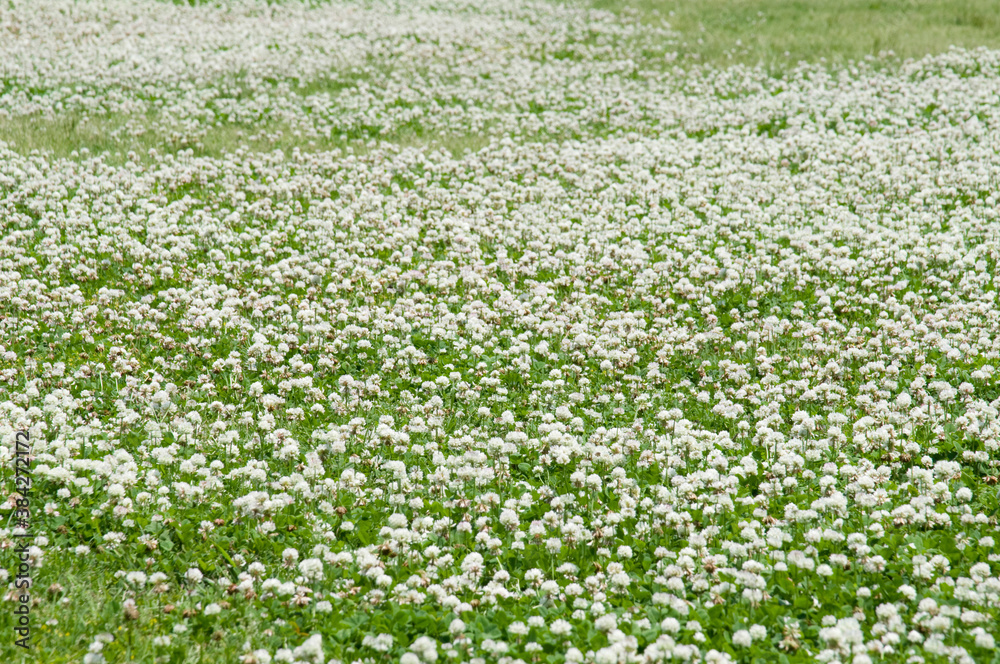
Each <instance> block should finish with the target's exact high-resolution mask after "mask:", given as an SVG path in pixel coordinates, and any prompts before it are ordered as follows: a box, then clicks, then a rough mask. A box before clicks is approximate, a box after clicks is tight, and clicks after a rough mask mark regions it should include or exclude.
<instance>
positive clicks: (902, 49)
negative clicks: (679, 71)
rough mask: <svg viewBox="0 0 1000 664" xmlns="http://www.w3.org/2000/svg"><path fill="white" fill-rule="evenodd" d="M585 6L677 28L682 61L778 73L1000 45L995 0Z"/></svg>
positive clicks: (653, 1)
mask: <svg viewBox="0 0 1000 664" xmlns="http://www.w3.org/2000/svg"><path fill="white" fill-rule="evenodd" d="M591 6H593V7H595V8H598V9H605V10H609V11H612V12H615V13H632V14H637V15H638V16H639V17H640V18H641V19H642V20H643V21H645V22H657V23H658V22H659V21H662V20H665V21H666V22H667V23H669V25H670V26H671V28H673V29H674V30H676V31H677V32H679V33H681V40H680V43H679V44H678V48H677V53H678V60H679V61H680V62H681V63H694V62H703V63H707V64H712V65H722V66H725V65H727V64H736V63H742V64H750V65H756V64H763V65H764V66H766V67H768V68H771V69H778V70H780V69H783V68H785V67H787V66H788V65H794V64H796V63H798V62H799V61H802V60H804V61H808V62H821V61H823V60H825V61H826V62H829V63H831V64H838V63H844V62H846V61H849V60H863V59H865V58H866V56H870V57H874V58H879V56H880V55H881V56H882V57H883V59H885V57H886V56H890V57H891V56H892V55H895V56H898V57H899V58H910V57H914V58H919V57H921V56H923V55H927V54H931V53H941V52H943V51H947V50H948V48H949V47H950V46H960V47H965V48H975V47H978V46H986V47H989V48H1000V0H592V1H591ZM890 52H891V53H890Z"/></svg>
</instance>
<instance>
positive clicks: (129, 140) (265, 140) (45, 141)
mask: <svg viewBox="0 0 1000 664" xmlns="http://www.w3.org/2000/svg"><path fill="white" fill-rule="evenodd" d="M128 121H129V118H128V117H127V116H123V115H108V116H96V117H94V116H92V117H90V118H85V117H84V116H83V115H82V114H80V113H66V114H61V115H59V116H58V117H56V118H39V117H38V116H22V117H15V118H11V119H8V120H5V121H4V122H0V143H6V144H7V145H8V146H9V147H10V148H11V149H12V150H15V151H16V152H19V153H21V154H30V153H32V152H33V151H35V150H37V151H38V152H40V153H42V154H47V155H48V156H49V157H51V158H55V159H60V158H71V157H72V158H75V157H78V156H79V155H80V154H83V153H84V151H88V152H89V153H90V154H105V155H106V156H107V159H106V161H107V162H108V163H109V164H121V163H122V162H124V161H125V159H126V157H127V155H128V153H129V152H135V153H136V154H137V155H138V156H139V158H140V160H145V159H146V157H147V155H148V153H149V151H150V150H152V149H155V150H156V151H157V152H159V153H162V154H170V153H176V152H178V151H180V150H190V151H191V152H192V153H193V154H194V155H195V156H199V157H201V156H204V157H215V158H218V157H221V156H223V155H225V154H227V153H232V152H234V151H235V150H237V149H240V148H244V149H247V150H249V151H253V152H272V151H274V150H281V151H282V152H284V153H285V154H286V155H289V154H291V152H292V151H293V150H294V149H296V148H298V149H299V150H301V151H302V152H314V151H316V150H334V149H341V150H344V151H346V150H348V149H350V150H351V151H352V152H353V153H354V154H365V153H367V152H368V151H369V150H370V149H371V148H372V147H374V143H378V142H388V143H391V144H394V145H397V146H399V147H426V148H430V149H433V150H437V149H443V150H446V151H448V152H450V153H451V154H452V155H454V156H460V155H461V154H463V153H464V152H465V151H466V150H472V151H476V150H479V149H480V148H482V147H484V146H485V145H486V144H488V143H489V137H488V136H486V135H483V134H478V135H462V134H438V133H428V132H418V131H414V130H412V129H410V128H404V129H402V130H400V131H397V132H394V133H392V134H388V135H385V136H381V137H379V139H377V140H376V139H373V138H372V137H370V136H368V135H365V136H348V137H347V138H342V137H341V136H339V135H338V136H331V138H329V139H327V138H324V137H318V138H311V137H308V136H302V135H300V136H296V135H295V133H294V129H293V128H292V127H290V126H288V125H285V124H281V123H275V122H270V123H260V124H255V125H252V126H244V125H235V124H226V125H217V126H212V127H209V128H208V130H207V132H206V133H205V134H204V135H203V136H202V137H200V138H199V139H197V140H191V139H180V140H179V139H178V137H177V136H171V135H169V134H167V133H166V132H163V131H159V130H157V129H155V128H146V127H150V126H153V127H155V124H156V123H155V122H153V121H152V119H147V123H145V125H144V128H143V131H141V132H139V133H136V132H131V131H128V130H125V131H119V130H122V129H123V128H124V127H125V126H126V125H127V123H128ZM133 122H135V119H133ZM116 132H118V133H116ZM373 141H374V143H373Z"/></svg>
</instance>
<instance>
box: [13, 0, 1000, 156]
mask: <svg viewBox="0 0 1000 664" xmlns="http://www.w3.org/2000/svg"><path fill="white" fill-rule="evenodd" d="M173 1H174V2H178V3H183V4H203V3H210V2H215V1H216V0H173ZM272 1H280V2H295V1H297V0H272ZM305 1H307V2H313V3H314V2H319V1H321V0H305ZM555 1H558V0H555ZM570 1H571V2H575V3H581V4H584V5H588V6H591V7H593V8H595V9H603V10H607V11H611V12H614V13H618V14H622V15H628V16H630V17H632V18H634V19H638V20H640V21H643V22H646V23H652V24H660V23H662V22H666V23H668V24H669V26H670V27H671V29H672V30H673V31H675V32H677V33H679V38H678V40H677V44H676V48H675V50H676V59H675V60H674V64H677V65H680V66H694V65H699V64H704V65H709V66H719V67H725V66H728V65H734V64H746V65H758V64H760V65H763V66H764V67H765V68H766V69H767V70H768V71H770V72H771V73H772V74H774V75H781V73H782V72H783V70H786V69H788V68H790V67H793V66H795V65H796V64H798V63H799V62H801V61H806V62H820V63H826V64H828V65H831V66H837V65H841V64H844V63H846V62H848V61H851V60H854V61H860V60H870V61H872V62H874V63H875V64H876V66H880V67H881V66H893V64H894V63H898V62H900V61H901V60H902V59H905V58H919V57H921V56H924V55H927V54H933V53H941V52H944V51H947V50H948V49H949V47H951V46H959V47H965V48H975V47H979V46H985V47H988V48H1000V0H570ZM666 64H667V65H668V66H669V63H666ZM153 119H154V118H152V117H149V118H145V121H143V119H142V118H139V119H135V118H132V119H131V120H132V121H133V122H135V121H138V122H139V123H140V124H141V125H143V128H144V129H145V131H142V132H139V133H136V132H130V131H124V132H123V131H121V130H122V129H123V128H127V127H126V125H127V124H128V123H129V121H130V118H127V117H120V116H102V117H91V118H86V117H85V116H83V115H81V114H80V113H74V112H68V113H61V114H59V116H58V117H55V118H51V117H50V118H43V117H38V116H32V117H21V118H7V119H3V120H0V141H2V142H5V143H7V144H9V145H11V146H13V147H14V149H16V150H17V151H18V152H21V153H25V154H26V153H30V152H31V151H32V150H39V151H41V152H46V153H48V154H50V155H52V156H55V157H70V156H73V157H76V156H78V155H75V154H74V152H75V151H79V150H82V149H83V148H87V149H88V150H89V151H90V153H91V154H97V153H105V154H106V155H107V157H108V160H109V161H110V162H113V163H114V162H123V161H124V160H125V158H126V154H127V153H128V152H129V151H135V152H136V153H137V154H138V155H139V157H140V158H141V159H143V160H145V159H146V157H147V156H148V151H149V149H150V148H156V149H157V150H158V151H160V152H177V151H179V150H184V149H191V150H192V151H193V152H194V153H195V154H198V155H206V156H220V155H222V154H225V153H227V152H231V151H233V150H235V149H237V148H238V147H240V146H245V147H246V148H247V149H250V150H254V151H258V150H259V151H270V150H274V149H280V150H283V151H285V152H286V153H290V152H291V150H292V149H294V148H299V149H301V150H302V151H304V152H309V151H315V150H332V149H335V148H341V149H344V150H345V152H346V151H348V150H349V151H351V152H353V153H355V154H361V153H364V152H366V151H367V150H368V149H369V148H370V147H371V143H372V141H369V140H365V139H364V138H361V137H351V139H350V140H341V138H339V137H336V138H333V139H327V140H323V139H316V140H310V139H307V138H305V139H304V138H297V137H296V136H295V134H294V132H292V131H291V129H290V128H289V127H284V126H281V125H278V124H274V123H265V124H263V125H255V126H252V127H246V126H219V127H212V128H210V129H208V131H207V134H206V135H205V136H203V137H202V138H201V140H198V141H197V142H195V143H194V144H192V143H190V142H178V141H177V140H175V139H174V138H173V137H171V136H168V135H165V134H163V133H162V132H159V131H157V130H156V128H155V127H156V123H153V122H152V120H153ZM381 138H382V139H383V140H386V141H388V142H390V143H393V144H396V145H399V146H401V147H404V146H424V147H428V148H432V149H437V148H443V149H446V150H449V151H451V152H452V153H453V154H455V155H456V156H457V155H460V154H461V153H462V152H463V151H464V150H466V149H472V150H476V149H479V148H480V147H482V146H484V145H485V144H486V143H488V139H487V137H485V136H446V135H424V134H414V133H412V132H406V131H404V132H398V133H396V134H393V135H388V136H384V137H381Z"/></svg>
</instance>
